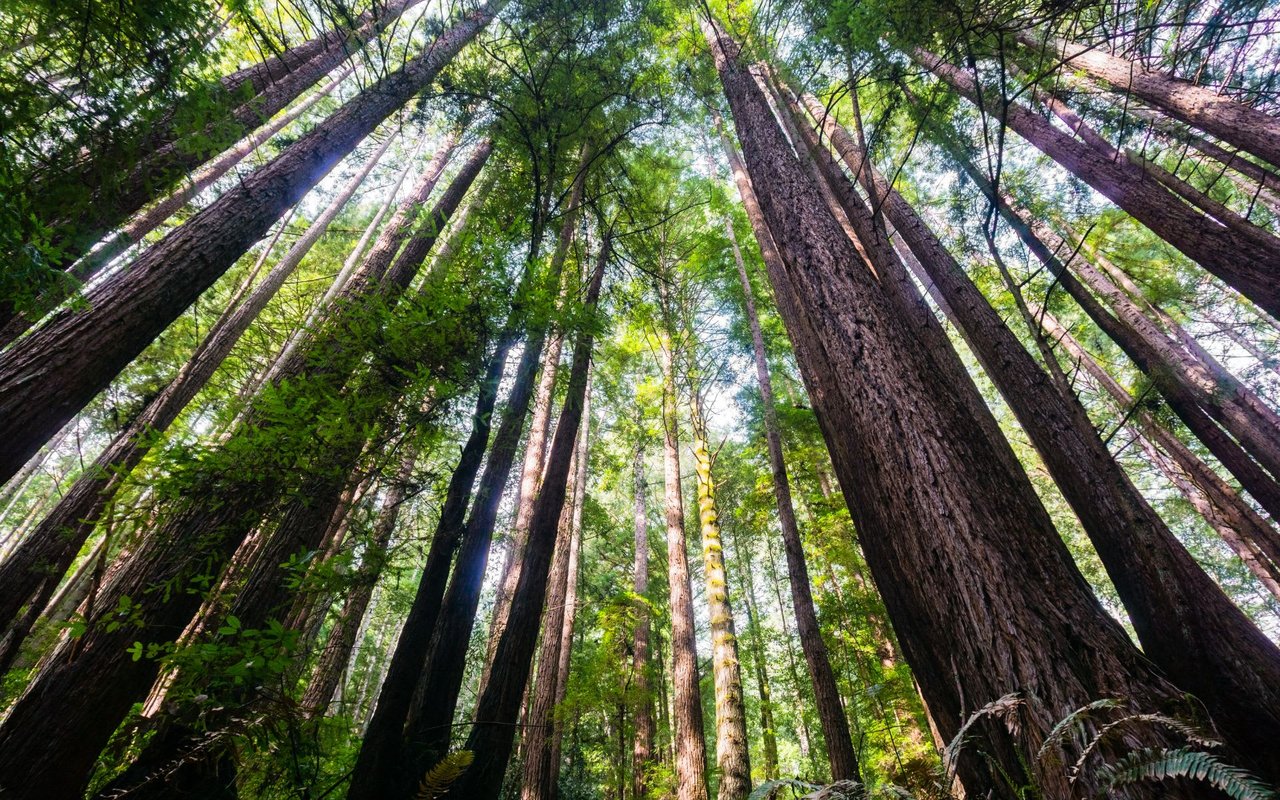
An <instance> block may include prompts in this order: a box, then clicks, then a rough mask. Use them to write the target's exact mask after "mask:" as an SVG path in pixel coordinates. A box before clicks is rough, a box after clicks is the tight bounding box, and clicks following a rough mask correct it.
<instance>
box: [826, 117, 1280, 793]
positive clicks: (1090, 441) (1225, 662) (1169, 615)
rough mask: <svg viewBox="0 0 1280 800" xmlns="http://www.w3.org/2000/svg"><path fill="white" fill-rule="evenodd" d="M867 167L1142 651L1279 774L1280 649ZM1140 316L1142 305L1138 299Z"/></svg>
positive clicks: (841, 137) (853, 149)
mask: <svg viewBox="0 0 1280 800" xmlns="http://www.w3.org/2000/svg"><path fill="white" fill-rule="evenodd" d="M809 106H810V111H811V112H812V113H813V114H814V116H815V118H816V119H818V120H823V119H825V120H826V123H827V124H826V125H825V126H824V128H825V130H826V132H827V134H828V135H829V136H830V138H831V141H832V143H833V144H834V145H835V146H836V147H837V149H838V150H839V151H840V152H841V154H842V156H843V157H844V159H845V162H846V163H847V164H849V165H850V167H851V168H853V166H852V165H853V164H855V163H860V162H861V161H862V160H863V159H864V158H865V154H864V153H863V152H862V151H861V150H860V148H858V147H857V144H856V143H855V142H854V140H853V137H852V136H850V135H849V134H848V133H847V132H846V131H845V130H844V129H843V128H840V127H839V126H838V125H836V124H835V121H834V120H833V119H832V118H831V117H830V116H829V115H827V114H826V110H825V109H824V108H822V106H821V104H819V103H818V101H817V100H816V99H814V98H810V101H809ZM866 169H869V170H870V172H869V174H870V175H871V178H872V180H873V182H874V186H875V190H876V193H877V198H876V202H877V204H878V205H880V207H882V208H883V209H884V212H885V215H886V217H887V218H888V219H889V221H890V222H891V223H892V224H893V226H894V228H895V229H896V230H897V232H898V235H900V236H901V237H902V238H903V241H905V242H906V244H907V246H908V247H909V248H910V249H911V251H912V252H913V253H914V254H915V256H916V259H917V263H919V264H920V265H921V267H922V268H923V269H924V271H925V272H926V273H927V274H925V275H921V276H920V277H921V281H922V282H925V283H927V282H932V283H933V285H934V286H936V287H937V289H938V291H939V293H940V294H941V295H942V296H943V297H944V298H945V299H946V306H947V311H948V312H949V316H951V318H952V320H953V321H954V322H955V323H956V325H957V327H958V328H959V329H960V330H961V332H962V333H963V334H964V338H965V341H966V342H968V343H969V346H970V348H971V349H972V350H973V352H974V353H975V355H977V357H978V359H979V361H980V362H981V363H982V366H983V368H984V370H985V371H986V373H987V375H988V376H990V377H991V379H992V381H993V382H994V383H995V385H996V387H997V388H998V389H999V391H1000V393H1001V395H1002V396H1003V397H1004V398H1005V401H1006V402H1008V403H1009V406H1010V408H1011V409H1013V411H1014V414H1015V415H1016V416H1017V418H1018V421H1019V422H1020V423H1021V425H1022V428H1023V430H1024V431H1026V433H1027V435H1028V436H1029V437H1030V438H1031V441H1032V444H1033V445H1034V446H1035V448H1036V450H1037V452H1039V453H1040V456H1041V458H1042V459H1044V462H1045V465H1046V466H1047V467H1048V469H1049V473H1050V475H1052V476H1053V479H1054V482H1055V483H1056V484H1057V486H1058V488H1059V489H1061V490H1062V493H1063V496H1064V497H1065V498H1066V500H1067V502H1068V503H1069V504H1070V505H1071V508H1072V510H1073V511H1075V513H1076V516H1077V517H1078V518H1079V519H1080V522H1081V524H1082V525H1083V526H1084V529H1085V532H1086V533H1087V534H1088V536H1089V539H1090V541H1091V542H1092V543H1093V545H1094V547H1095V548H1096V549H1097V551H1098V555H1099V556H1100V557H1101V558H1102V561H1103V564H1104V565H1105V567H1106V569H1107V574H1108V575H1109V576H1110V578H1111V580H1112V582H1113V583H1114V584H1115V587H1116V591H1117V592H1118V593H1119V595H1120V599H1121V601H1122V602H1123V603H1124V606H1125V609H1126V610H1127V611H1128V612H1129V618H1130V620H1131V621H1132V622H1133V626H1134V629H1135V630H1136V631H1137V634H1138V640H1139V641H1140V642H1141V643H1142V645H1143V650H1144V652H1145V653H1146V654H1147V656H1148V657H1150V658H1151V659H1152V660H1153V661H1154V662H1155V663H1156V664H1157V665H1159V666H1160V668H1161V669H1163V670H1164V673H1165V675H1166V676H1167V677H1168V678H1169V679H1170V680H1171V681H1173V682H1174V683H1175V684H1177V685H1178V686H1179V687H1181V688H1182V689H1185V690H1187V691H1190V692H1192V693H1193V694H1195V695H1196V696H1197V697H1198V698H1199V699H1200V700H1201V701H1202V702H1203V703H1204V704H1205V706H1206V707H1207V708H1208V710H1209V712H1210V714H1211V716H1212V717H1213V719H1214V720H1215V721H1216V722H1217V724H1218V727H1219V729H1220V730H1221V731H1222V732H1223V733H1224V734H1226V736H1227V739H1228V741H1229V742H1230V743H1231V744H1232V745H1233V746H1234V747H1235V748H1236V750H1237V751H1238V752H1239V753H1240V754H1241V756H1242V757H1244V758H1245V759H1247V761H1248V762H1250V763H1252V765H1253V766H1255V768H1257V769H1259V770H1261V771H1263V772H1264V773H1267V774H1280V772H1278V771H1280V760H1276V761H1274V762H1273V760H1272V758H1270V757H1268V756H1266V755H1265V754H1266V753H1267V752H1268V749H1269V748H1267V747H1265V746H1262V742H1264V741H1266V740H1269V739H1271V738H1272V737H1275V736H1280V650H1277V649H1276V647H1275V645H1274V644H1272V643H1271V641H1270V640H1269V639H1267V638H1266V636H1265V635H1263V633H1262V632H1261V631H1260V630H1258V628H1257V627H1256V626H1255V625H1254V624H1253V622H1252V621H1251V620H1249V618H1248V617H1246V616H1245V615H1244V613H1243V612H1242V611H1241V610H1240V609H1239V608H1238V607H1237V606H1236V605H1235V604H1234V603H1232V602H1231V600H1230V599H1229V598H1228V597H1227V596H1226V594H1224V593H1223V592H1222V590H1221V588H1220V587H1219V586H1218V585H1217V583H1215V582H1214V581H1213V579H1212V578H1210V577H1209V576H1208V574H1206V573H1205V572H1204V570H1203V569H1201V568H1200V566H1199V564H1197V563H1196V561H1195V559H1193V558H1192V557H1191V554H1190V553H1188V552H1187V551H1186V549H1185V548H1184V547H1183V546H1182V544H1181V543H1180V542H1179V541H1178V540H1177V539H1176V538H1175V537H1174V536H1173V534H1172V532H1171V531H1170V530H1169V529H1168V527H1167V526H1166V525H1165V524H1164V521H1163V520H1161V519H1160V517H1159V516H1158V515H1157V514H1156V513H1155V510H1154V509H1152V508H1151V506H1150V505H1149V504H1148V503H1147V502H1146V500H1145V499H1144V498H1143V497H1142V495H1141V494H1140V493H1139V492H1138V490H1137V487H1135V486H1134V485H1133V483H1132V482H1131V481H1130V480H1129V477H1128V475H1126V474H1125V472H1124V470H1123V469H1121V467H1120V465H1119V464H1118V463H1117V462H1116V460H1115V459H1114V458H1113V457H1112V455H1111V453H1110V451H1108V450H1107V447H1106V445H1105V444H1104V443H1103V441H1102V440H1101V439H1100V438H1099V437H1098V434H1097V432H1096V430H1095V429H1094V427H1093V423H1092V422H1091V421H1090V419H1089V417H1088V415H1087V414H1086V413H1085V409H1084V407H1083V406H1082V405H1081V404H1080V403H1079V401H1078V400H1077V399H1076V397H1075V396H1074V395H1064V394H1062V393H1061V392H1059V391H1058V389H1057V387H1056V386H1055V385H1054V384H1053V383H1052V382H1051V381H1050V380H1049V376H1048V375H1047V374H1045V372H1044V371H1043V370H1042V369H1041V368H1040V367H1039V365H1037V364H1036V362H1035V360H1034V359H1033V358H1032V357H1031V354H1030V353H1028V352H1027V351H1026V349H1025V348H1023V346H1022V344H1021V342H1019V341H1018V339H1017V337H1015V336H1014V335H1013V332H1012V331H1011V330H1009V328H1008V327H1007V326H1006V325H1005V324H1004V321H1003V320H1002V319H1001V317H1000V315H999V314H998V313H997V312H996V310H995V309H994V308H993V307H992V306H991V304H990V303H989V302H987V300H986V298H985V297H983V295H982V294H981V292H979V291H978V289H977V287H976V286H974V285H973V283H972V282H971V281H970V280H969V277H968V275H966V274H965V272H964V269H963V268H962V267H961V266H960V264H959V263H958V262H956V260H955V259H954V258H953V257H952V256H951V254H950V253H949V252H948V251H947V250H946V248H945V247H943V246H942V243H941V242H940V241H938V239H937V237H936V236H935V235H934V234H933V232H932V231H931V230H929V228H928V226H927V225H925V223H924V221H923V220H922V219H920V217H919V216H918V215H917V214H916V212H915V210H914V209H913V208H911V206H910V205H909V204H908V203H907V202H906V201H905V200H904V199H903V198H902V196H901V195H899V194H898V193H897V191H895V190H894V189H892V188H891V187H890V186H889V184H888V183H887V182H886V181H885V180H884V178H883V177H881V176H880V174H879V173H878V172H876V171H875V169H874V167H871V166H870V165H869V164H868V165H867V166H866ZM1099 277H1100V276H1099ZM1117 292H1118V290H1117ZM1135 316H1142V315H1141V314H1140V313H1137V312H1136V309H1135ZM1143 320H1146V317H1145V316H1143ZM1147 324H1150V322H1149V320H1147ZM1152 335H1153V336H1155V335H1159V336H1163V334H1160V333H1159V332H1158V331H1154V330H1153V334H1152ZM1209 665H1212V666H1209ZM1254 754H1256V755H1254Z"/></svg>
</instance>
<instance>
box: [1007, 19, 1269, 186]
mask: <svg viewBox="0 0 1280 800" xmlns="http://www.w3.org/2000/svg"><path fill="white" fill-rule="evenodd" d="M1015 36H1016V38H1017V40H1018V42H1019V43H1021V44H1022V45H1024V46H1026V47H1028V48H1031V49H1032V50H1035V51H1037V52H1046V51H1047V54H1048V55H1050V56H1051V57H1052V58H1055V59H1061V61H1062V64H1063V66H1064V67H1066V68H1068V69H1079V70H1082V71H1084V72H1085V74H1087V75H1089V77H1091V78H1093V79H1095V80H1098V81H1101V82H1102V83H1104V84H1106V85H1107V86H1110V87H1111V88H1112V89H1114V90H1115V91H1117V92H1119V93H1121V94H1131V95H1133V96H1135V97H1137V98H1139V99H1140V100H1142V101H1143V102H1146V103H1150V104H1151V105H1152V106H1154V107H1155V108H1158V109H1159V110H1161V111H1163V112H1164V113H1165V114H1168V115H1169V116H1170V117H1173V118H1174V119H1177V120H1180V121H1182V122H1185V123H1187V124H1188V125H1191V126H1192V127H1194V128H1198V129H1199V130H1202V131H1204V132H1205V133H1207V134H1209V135H1210V136H1214V137H1216V138H1218V139H1221V140H1222V141H1224V142H1227V143H1228V144H1231V145H1233V146H1235V147H1239V148H1240V149H1241V150H1244V151H1245V152H1248V153H1252V154H1253V155H1255V156H1257V157H1258V158H1260V159H1262V160H1263V161H1266V162H1268V163H1270V164H1271V165H1272V166H1274V167H1280V120H1277V119H1276V118H1275V117H1274V116H1272V115H1270V114H1268V113H1266V112H1265V111H1261V110H1259V109H1256V108H1250V107H1249V106H1247V105H1244V104H1243V103H1240V102H1237V101H1235V100H1232V99H1231V98H1229V97H1225V96H1223V95H1221V94H1219V93H1218V92H1215V91H1214V90H1213V89H1210V88H1208V87H1205V86H1196V85H1194V84H1192V83H1188V82H1187V81H1184V80H1180V79H1178V78H1175V77H1173V76H1171V75H1166V74H1164V73H1161V72H1153V71H1148V70H1146V69H1144V68H1143V67H1142V66H1141V65H1140V64H1137V63H1134V62H1132V61H1127V60H1125V59H1123V58H1119V57H1117V56H1113V55H1111V54H1110V53H1106V52H1104V51H1102V50H1099V49H1098V48H1096V47H1087V48H1086V47H1082V46H1080V45H1078V44H1074V43H1071V42H1066V41H1062V40H1052V41H1049V42H1046V43H1041V41H1040V40H1039V39H1038V38H1037V37H1036V36H1035V35H1033V34H1032V33H1031V32H1030V31H1019V32H1018V33H1017V34H1015Z"/></svg>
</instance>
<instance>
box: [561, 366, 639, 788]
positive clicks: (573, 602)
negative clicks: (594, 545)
mask: <svg viewBox="0 0 1280 800" xmlns="http://www.w3.org/2000/svg"><path fill="white" fill-rule="evenodd" d="M582 418H583V420H584V423H583V424H584V427H583V429H582V430H583V434H582V437H581V439H580V441H579V443H578V466H577V470H578V471H577V474H576V476H575V481H576V483H574V492H573V538H572V539H571V540H570V541H569V577H568V580H567V582H566V583H567V586H566V588H565V595H564V626H563V627H562V629H561V632H560V662H559V664H557V665H556V669H557V671H558V673H559V677H558V678H557V679H556V700H555V705H554V706H553V707H554V708H555V709H557V710H558V709H560V708H563V707H564V701H565V698H566V697H567V696H568V694H569V672H570V666H571V664H572V659H573V638H574V631H575V630H576V629H577V621H578V575H579V573H580V572H581V568H582V512H583V508H584V507H585V505H586V502H587V467H588V465H589V463H590V461H591V458H590V449H589V448H590V445H591V442H590V438H589V437H590V433H591V430H590V427H591V382H590V381H589V380H588V382H587V391H586V394H585V395H584V397H583V401H582ZM564 727H565V726H564V721H563V720H562V719H560V717H559V714H558V713H557V715H556V719H555V720H554V722H553V727H552V729H551V786H552V787H553V789H555V788H556V787H558V786H559V785H560V766H561V763H562V761H563V754H562V751H563V746H564ZM624 761H625V758H624ZM554 796H555V795H554V793H553V795H552V797H553V798H554Z"/></svg>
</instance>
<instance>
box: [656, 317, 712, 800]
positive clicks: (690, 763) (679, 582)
mask: <svg viewBox="0 0 1280 800" xmlns="http://www.w3.org/2000/svg"><path fill="white" fill-rule="evenodd" d="M661 339H662V341H661V350H662V352H661V357H662V426H663V428H664V435H663V463H664V465H665V469H664V471H665V475H666V488H665V490H664V497H665V501H664V505H665V507H666V516H667V583H668V588H669V591H670V594H671V597H670V604H671V658H672V666H671V678H672V687H673V689H674V692H673V695H674V705H675V718H674V725H675V730H674V739H675V741H674V749H675V754H674V755H675V767H676V798H677V800H707V752H706V745H705V742H704V734H703V728H702V694H701V687H700V683H701V681H700V680H699V676H698V640H697V636H696V634H695V631H694V618H693V587H692V585H691V584H690V579H689V552H688V545H687V544H686V543H685V533H684V499H683V497H682V496H681V486H680V420H679V418H678V416H677V414H676V373H675V353H673V352H672V347H673V346H674V345H673V344H672V342H671V338H670V335H669V334H666V333H664V334H662V335H661Z"/></svg>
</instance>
